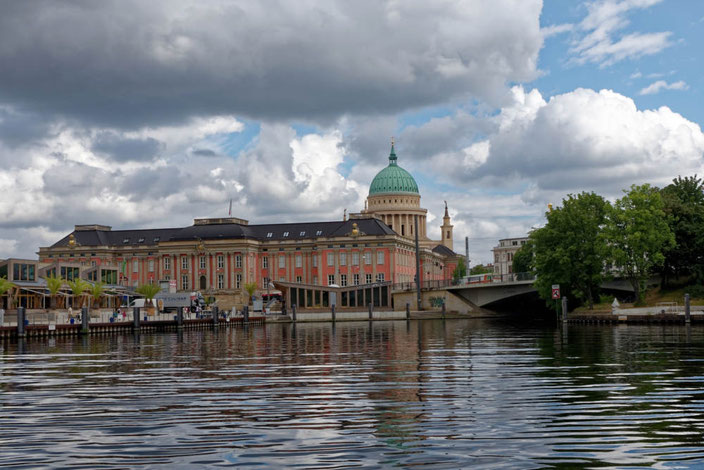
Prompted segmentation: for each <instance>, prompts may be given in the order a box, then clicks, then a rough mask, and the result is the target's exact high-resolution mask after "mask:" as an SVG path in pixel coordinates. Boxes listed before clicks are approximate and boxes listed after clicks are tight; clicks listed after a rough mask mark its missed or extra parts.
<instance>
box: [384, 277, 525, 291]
mask: <svg viewBox="0 0 704 470" xmlns="http://www.w3.org/2000/svg"><path fill="white" fill-rule="evenodd" d="M534 280H535V273H510V274H493V273H492V274H474V275H471V276H467V277H463V278H461V279H458V280H454V279H444V280H436V281H423V282H421V285H420V288H421V289H441V288H445V287H453V286H480V285H486V284H490V285H491V284H501V283H509V282H523V281H534ZM391 289H392V290H395V291H412V290H416V283H415V282H399V283H395V284H393V285H392V286H391Z"/></svg>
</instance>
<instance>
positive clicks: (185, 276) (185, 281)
mask: <svg viewBox="0 0 704 470" xmlns="http://www.w3.org/2000/svg"><path fill="white" fill-rule="evenodd" d="M189 286H190V283H189V282H188V274H183V275H181V290H189Z"/></svg>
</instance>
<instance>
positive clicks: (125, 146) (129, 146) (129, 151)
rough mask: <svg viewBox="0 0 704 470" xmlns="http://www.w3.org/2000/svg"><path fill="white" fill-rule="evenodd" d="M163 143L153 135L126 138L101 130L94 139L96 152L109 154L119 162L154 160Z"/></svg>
mask: <svg viewBox="0 0 704 470" xmlns="http://www.w3.org/2000/svg"><path fill="white" fill-rule="evenodd" d="M162 148H163V145H162V144H161V143H160V142H159V141H158V140H156V139H153V138H151V137H148V138H145V139H133V138H126V137H123V136H121V135H119V134H117V133H114V132H101V133H99V134H98V135H97V136H96V137H95V139H94V140H93V145H92V147H91V149H92V150H93V151H94V152H97V153H102V154H107V155H109V156H110V157H112V159H114V160H116V161H118V162H127V161H147V160H152V159H153V158H154V157H156V156H157V155H158V154H159V152H160V151H161V150H162Z"/></svg>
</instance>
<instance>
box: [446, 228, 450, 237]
mask: <svg viewBox="0 0 704 470" xmlns="http://www.w3.org/2000/svg"><path fill="white" fill-rule="evenodd" d="M446 238H450V231H449V230H448V231H447V237H446Z"/></svg>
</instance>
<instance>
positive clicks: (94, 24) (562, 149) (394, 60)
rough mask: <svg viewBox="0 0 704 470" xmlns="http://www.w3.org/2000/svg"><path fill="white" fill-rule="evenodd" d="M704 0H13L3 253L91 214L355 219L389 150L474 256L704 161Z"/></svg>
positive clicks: (478, 259) (5, 44)
mask: <svg viewBox="0 0 704 470" xmlns="http://www.w3.org/2000/svg"><path fill="white" fill-rule="evenodd" d="M703 42H704V2H701V1H699V0H591V1H584V2H579V1H565V0H545V1H540V0H465V1H458V0H436V1H433V2H428V1H427V0H403V1H399V0H386V1H384V0H373V1H372V0H357V1H355V2H349V1H345V0H321V1H314V0H299V1H296V2H294V1H276V0H271V1H262V2H251V1H246V0H232V1H230V0H209V1H202V0H168V1H166V0H150V1H149V2H144V1H135V0H112V1H111V0H104V1H101V2H94V1H91V0H73V1H68V0H66V1H61V0H25V1H22V2H17V1H14V0H0V188H2V189H3V196H4V197H1V198H0V258H4V257H22V258H30V259H33V258H34V259H36V252H37V250H38V248H39V247H40V246H49V245H51V244H53V243H54V242H56V241H57V240H59V239H60V238H62V237H64V236H65V235H66V234H67V233H69V232H70V231H72V230H73V227H74V225H76V224H104V225H110V226H112V227H113V229H126V228H162V227H179V226H186V225H190V224H192V223H193V219H194V218H198V217H226V216H227V215H228V208H229V201H230V200H232V215H233V216H235V217H240V218H244V219H247V220H249V221H250V223H276V222H292V221H316V220H341V219H342V217H343V211H344V210H345V209H347V211H348V212H357V211H359V210H361V209H362V208H363V207H364V200H365V198H366V196H367V194H368V191H369V184H370V183H371V180H372V179H373V177H374V175H375V174H376V173H377V172H378V171H380V170H381V169H382V168H383V167H384V166H386V165H387V163H388V160H387V158H388V154H389V147H390V139H391V137H392V136H394V137H395V141H396V152H397V155H398V158H399V160H398V162H399V165H401V166H402V167H404V168H406V169H407V170H408V171H410V172H411V173H412V174H413V175H414V177H415V178H416V180H417V182H418V184H419V188H420V191H421V205H422V206H423V207H425V208H427V209H428V233H429V235H430V236H431V238H435V239H439V238H440V229H439V227H440V225H441V223H442V220H441V219H442V213H443V207H444V206H443V200H447V202H448V205H449V213H450V215H451V216H452V222H453V224H454V238H455V250H456V251H459V252H462V253H464V237H469V245H470V258H471V259H472V264H476V263H487V262H490V261H491V260H492V254H491V248H492V247H493V246H495V245H496V244H497V241H498V240H499V239H500V238H509V237H520V236H526V234H527V233H528V232H529V231H530V230H531V228H532V227H537V226H540V225H541V224H543V223H544V219H545V215H544V214H545V211H546V207H547V204H548V203H552V204H554V205H556V206H559V205H560V204H561V200H562V199H563V198H564V197H565V196H566V195H567V194H576V193H579V192H581V191H594V192H596V193H598V194H601V195H602V196H604V197H607V198H609V199H611V200H614V199H616V198H618V197H620V196H621V195H622V191H623V190H624V189H626V188H628V187H630V186H631V185H632V184H643V183H649V184H653V185H657V186H661V187H662V186H665V185H667V184H668V183H670V182H671V181H672V179H673V178H675V177H677V176H680V175H681V176H690V175H694V174H698V175H704V169H703V168H702V167H703V163H704V160H703V157H704V134H703V133H702V130H701V123H702V122H704V107H702V106H701V103H702V102H704V100H703V99H702V98H703V97H702V89H703V88H704V75H703V74H702V68H701V67H702V65H701V61H700V59H701V55H702V54H701V52H700V48H699V45H700V44H702V43H703Z"/></svg>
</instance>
